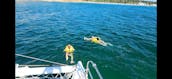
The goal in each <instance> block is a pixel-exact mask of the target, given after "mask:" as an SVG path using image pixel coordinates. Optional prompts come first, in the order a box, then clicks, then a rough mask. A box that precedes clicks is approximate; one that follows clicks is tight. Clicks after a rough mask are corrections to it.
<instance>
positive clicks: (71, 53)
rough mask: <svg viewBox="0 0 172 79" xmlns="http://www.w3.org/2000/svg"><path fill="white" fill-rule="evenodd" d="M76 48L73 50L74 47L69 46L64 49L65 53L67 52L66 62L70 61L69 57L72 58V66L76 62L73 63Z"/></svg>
mask: <svg viewBox="0 0 172 79" xmlns="http://www.w3.org/2000/svg"><path fill="white" fill-rule="evenodd" d="M74 50H75V49H74V48H73V46H72V45H70V44H68V45H67V46H66V47H65V49H64V52H66V61H67V60H68V56H70V57H71V62H70V63H71V64H73V63H74V61H73V52H74Z"/></svg>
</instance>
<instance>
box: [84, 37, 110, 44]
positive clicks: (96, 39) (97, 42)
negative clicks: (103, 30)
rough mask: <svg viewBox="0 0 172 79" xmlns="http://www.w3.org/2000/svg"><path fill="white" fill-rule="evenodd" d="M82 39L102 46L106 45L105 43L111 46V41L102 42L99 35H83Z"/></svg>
mask: <svg viewBox="0 0 172 79" xmlns="http://www.w3.org/2000/svg"><path fill="white" fill-rule="evenodd" d="M84 40H86V41H91V42H93V43H96V44H100V45H103V46H107V45H110V46H112V44H111V43H107V42H104V41H103V40H101V39H100V37H95V36H92V37H91V38H87V37H84Z"/></svg>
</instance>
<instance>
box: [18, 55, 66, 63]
mask: <svg viewBox="0 0 172 79" xmlns="http://www.w3.org/2000/svg"><path fill="white" fill-rule="evenodd" d="M15 55H17V56H21V57H25V58H30V59H35V60H39V61H44V62H48V63H52V64H57V65H67V64H62V63H57V62H53V61H48V60H44V59H39V58H35V57H30V56H26V55H21V54H15Z"/></svg>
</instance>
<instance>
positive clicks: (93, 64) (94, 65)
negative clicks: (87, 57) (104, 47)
mask: <svg viewBox="0 0 172 79" xmlns="http://www.w3.org/2000/svg"><path fill="white" fill-rule="evenodd" d="M90 63H91V64H92V66H93V67H94V69H95V70H96V72H97V74H98V76H99V78H100V79H103V77H102V75H101V74H100V72H99V70H98V68H97V66H96V64H95V63H94V62H93V61H88V62H87V68H86V70H88V72H89V75H90V77H91V79H93V76H92V74H91V72H90V70H89V64H90Z"/></svg>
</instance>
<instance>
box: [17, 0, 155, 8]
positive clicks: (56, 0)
mask: <svg viewBox="0 0 172 79" xmlns="http://www.w3.org/2000/svg"><path fill="white" fill-rule="evenodd" d="M16 1H21V0H16ZM22 1H23V2H27V1H28V0H22ZM29 1H41V2H64V3H67V2H71V3H93V4H116V5H132V6H155V7H156V6H157V5H156V4H152V5H148V4H145V3H137V4H134V3H115V2H95V1H81V0H78V1H65V0H29Z"/></svg>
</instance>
